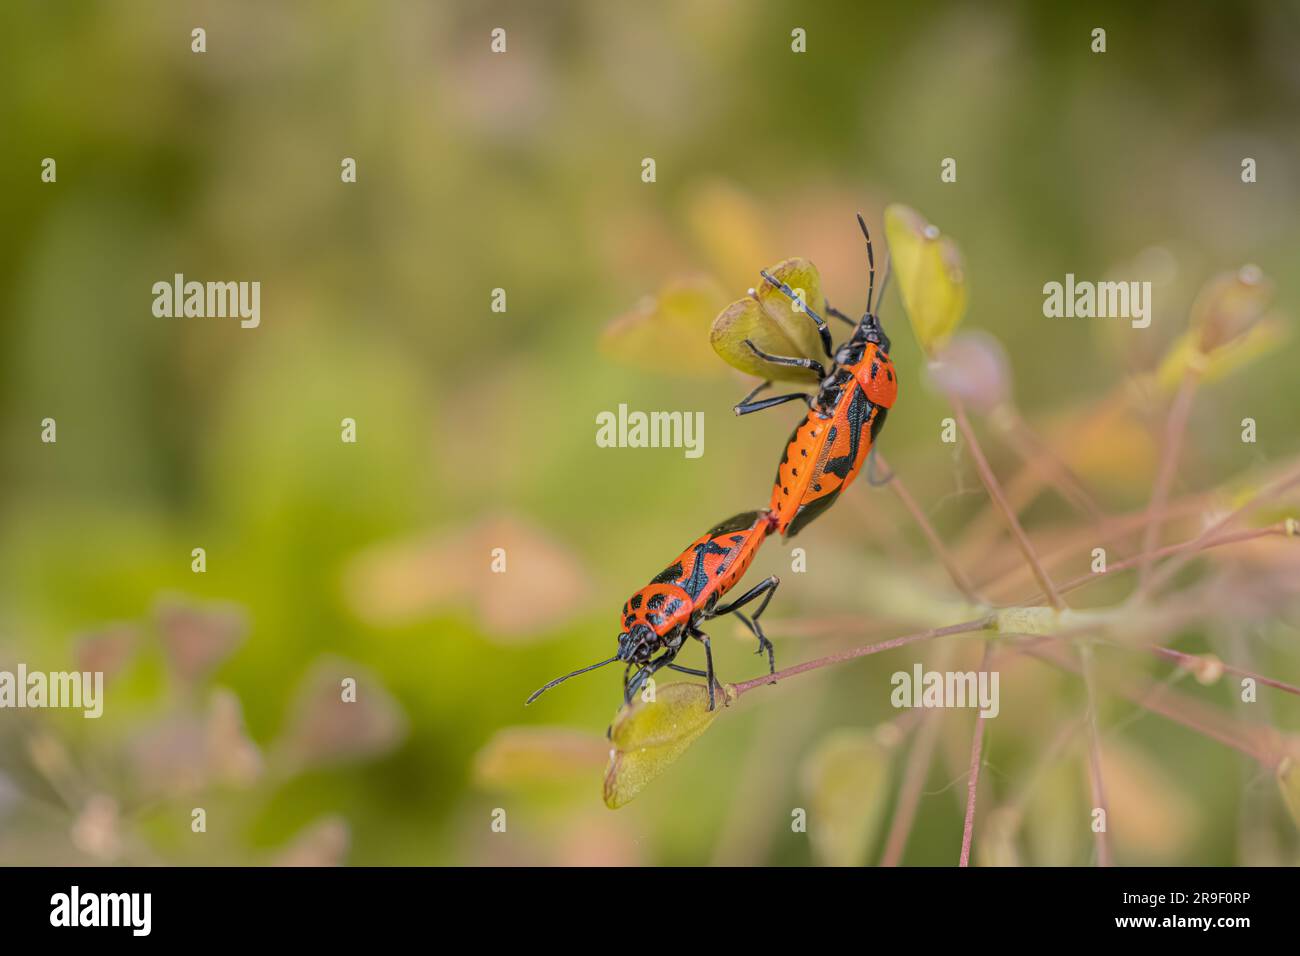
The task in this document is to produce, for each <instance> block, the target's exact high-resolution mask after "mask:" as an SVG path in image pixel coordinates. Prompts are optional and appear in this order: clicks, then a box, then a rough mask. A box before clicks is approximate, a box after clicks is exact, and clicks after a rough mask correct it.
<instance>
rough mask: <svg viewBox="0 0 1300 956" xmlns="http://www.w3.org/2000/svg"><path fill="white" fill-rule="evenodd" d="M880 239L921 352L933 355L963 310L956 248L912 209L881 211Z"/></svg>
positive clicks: (961, 272)
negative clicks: (886, 247) (884, 243)
mask: <svg viewBox="0 0 1300 956" xmlns="http://www.w3.org/2000/svg"><path fill="white" fill-rule="evenodd" d="M885 238H886V240H888V242H889V255H890V258H891V261H892V262H893V268H894V275H895V277H896V278H897V279H898V290H899V294H900V295H901V296H902V298H903V308H904V309H905V310H906V311H907V319H908V321H909V322H910V323H911V324H912V331H913V333H914V334H915V335H916V340H917V342H919V343H920V345H921V348H922V350H923V351H924V352H925V353H926V354H927V355H930V356H933V355H934V354H935V352H937V351H938V350H939V349H940V348H942V347H943V344H944V343H945V342H947V341H948V338H949V337H950V336H951V335H952V333H953V331H954V330H955V329H956V328H957V325H958V324H959V323H960V322H961V320H962V316H963V315H965V313H966V295H967V293H966V272H965V267H964V266H963V263H962V257H961V252H960V251H959V250H958V249H957V245H956V243H954V242H953V241H952V240H951V239H949V238H948V237H947V236H945V235H943V234H942V233H941V232H940V231H939V230H938V228H936V227H935V226H933V225H931V224H930V223H928V222H926V220H925V217H924V216H922V215H921V214H920V213H918V212H917V211H916V210H915V209H910V208H908V207H907V206H900V205H898V204H894V205H891V206H889V207H887V208H886V209H885Z"/></svg>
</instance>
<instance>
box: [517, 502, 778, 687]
mask: <svg viewBox="0 0 1300 956" xmlns="http://www.w3.org/2000/svg"><path fill="white" fill-rule="evenodd" d="M775 527H776V519H775V516H774V515H773V514H772V513H771V512H768V511H745V512H742V513H741V514H738V515H735V516H734V517H731V518H728V519H727V520H726V521H724V522H722V523H721V524H719V525H717V526H716V527H714V528H712V529H710V530H709V531H708V532H707V533H705V534H703V535H701V536H700V537H699V538H696V539H695V540H694V541H693V542H691V544H690V546H689V547H688V548H687V549H686V550H685V551H683V552H682V553H681V554H680V555H679V556H678V557H677V560H676V561H674V562H673V563H672V564H670V565H669V566H668V567H667V568H665V569H664V570H663V571H662V572H660V573H659V574H657V575H656V576H655V577H654V579H653V580H652V581H651V582H650V583H649V584H647V585H646V586H645V587H643V588H641V590H639V591H637V592H636V593H635V594H633V595H632V596H631V597H630V598H628V600H627V601H626V602H625V603H624V604H623V614H622V617H621V621H620V628H621V630H620V633H619V635H618V653H616V654H615V655H614V656H613V657H611V658H610V659H609V660H605V661H601V662H600V663H598V664H592V665H590V666H588V667H583V668H579V669H578V670H576V671H573V672H572V673H570V674H565V675H564V676H563V677H557V678H556V679H555V680H553V681H551V682H550V683H548V684H546V685H545V686H544V687H541V688H539V689H538V690H537V691H535V692H534V693H533V695H532V696H531V697H529V698H528V700H527V702H526V703H529V704H531V703H532V702H533V701H534V700H536V699H537V698H538V697H539V696H541V694H542V693H543V692H544V691H547V690H549V689H550V688H552V687H554V686H555V685H556V684H559V683H562V682H564V681H566V680H568V679H569V678H570V677H575V676H577V675H578V674H583V673H586V672H587V671H589V670H594V669H595V668H597V667H604V666H605V665H606V664H613V663H614V662H615V661H622V662H624V663H626V665H627V666H626V667H625V668H624V670H623V700H624V703H627V702H629V701H631V699H632V696H633V695H634V694H636V693H637V692H638V691H639V690H640V689H641V687H642V686H643V685H644V684H645V682H646V681H647V680H649V679H650V678H651V677H652V676H654V674H655V672H656V671H658V670H660V669H661V668H664V667H667V668H669V669H670V670H675V671H680V672H682V673H683V674H694V675H695V676H697V677H704V678H707V679H708V683H709V709H710V710H712V709H713V707H714V693H713V691H714V685H715V684H716V683H717V677H716V676H715V675H714V673H713V647H712V644H711V643H710V641H709V635H707V634H705V633H704V632H703V631H702V630H700V624H702V623H703V622H704V621H707V620H709V619H710V618H714V617H718V616H719V615H722V614H735V615H736V617H738V618H740V620H741V621H743V622H744V624H745V626H746V627H748V628H749V630H750V631H751V632H752V633H753V634H754V636H755V637H757V638H758V653H762V652H763V651H766V652H767V662H768V670H769V672H770V673H776V658H775V654H774V652H773V649H772V642H771V641H769V640H768V639H767V637H766V635H764V634H763V628H762V626H761V625H760V624H759V622H758V619H759V618H760V617H761V616H762V614H763V611H764V610H766V608H767V603H768V601H770V600H771V599H772V595H773V594H774V593H775V592H776V589H777V586H778V585H779V584H780V583H781V582H780V579H779V578H777V577H776V576H775V575H773V576H771V577H768V578H765V579H764V580H762V581H760V582H759V583H758V584H756V585H754V586H753V587H752V588H750V589H749V590H748V591H746V592H745V593H744V594H742V595H741V596H740V597H738V598H736V600H734V601H730V602H728V603H726V604H719V603H718V602H719V599H720V598H721V597H722V596H723V595H724V594H726V593H727V592H728V591H730V590H731V589H732V588H733V587H734V586H735V585H736V584H737V583H739V581H740V579H741V578H742V577H744V575H745V571H746V570H748V568H749V565H750V563H751V562H752V561H753V560H754V555H755V554H757V553H758V549H759V547H760V546H761V545H762V544H763V541H764V540H765V539H766V538H767V536H768V534H770V533H771V532H772V531H773V530H774V529H775ZM760 597H762V598H763V603H762V604H760V605H759V606H758V610H756V611H755V612H754V614H753V617H752V618H751V617H746V616H745V615H743V614H741V613H740V609H741V608H742V607H744V606H745V605H747V604H749V603H750V602H752V601H755V600H757V599H758V598H760ZM688 637H694V638H696V639H698V640H699V641H700V643H702V644H703V645H704V660H705V667H706V669H705V670H702V671H701V670H696V669H693V668H689V667H681V666H679V665H678V664H675V663H673V661H674V659H675V658H676V657H677V654H678V652H679V651H680V650H681V649H682V646H683V644H684V643H685V641H686V638H688ZM660 652H662V653H660ZM656 654H658V656H657V657H656V656H655V655H656ZM633 668H637V671H636V674H635V675H632V669H633ZM629 677H630V679H629Z"/></svg>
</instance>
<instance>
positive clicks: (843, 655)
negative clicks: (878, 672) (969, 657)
mask: <svg viewBox="0 0 1300 956" xmlns="http://www.w3.org/2000/svg"><path fill="white" fill-rule="evenodd" d="M988 625H989V619H988V618H987V617H981V618H977V619H976V620H973V621H963V622H962V623H960V624H949V625H948V626H947V627H935V628H931V629H930V630H928V631H917V632H916V633H915V634H904V635H903V636H902V637H894V638H891V639H889V640H887V641H880V642H878V643H876V644H865V645H863V646H862V647H854V648H850V649H849V650H847V651H840V652H838V653H836V654H828V655H827V656H826V657H819V658H817V659H816V660H811V661H804V662H803V663H802V664H795V665H794V666H793V667H787V668H785V669H784V670H779V671H777V672H776V673H775V674H773V675H772V676H771V677H755V678H754V679H753V680H747V681H741V682H740V683H739V684H733V685H732V687H733V688H734V689H735V692H736V696H737V697H739V696H740V695H741V694H745V693H748V692H749V691H751V690H753V689H754V688H755V687H766V686H767V685H769V684H775V683H777V682H779V681H782V680H785V679H786V678H788V677H794V676H795V675H796V674H804V673H807V672H808V671H814V670H817V669H818V668H821V667H829V666H831V665H832V664H843V663H845V662H846V661H852V660H857V659H858V658H859V657H866V656H868V655H870V654H879V653H880V652H881V651H892V650H893V649H894V648H896V647H903V646H904V645H906V644H915V643H916V642H917V641H925V640H929V639H930V638H934V637H946V636H947V635H949V634H967V633H970V632H971V631H982V630H984V628H986V627H988Z"/></svg>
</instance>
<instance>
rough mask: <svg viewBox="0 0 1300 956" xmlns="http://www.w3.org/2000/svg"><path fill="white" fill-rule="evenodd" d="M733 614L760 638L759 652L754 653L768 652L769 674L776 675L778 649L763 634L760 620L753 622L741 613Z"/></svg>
mask: <svg viewBox="0 0 1300 956" xmlns="http://www.w3.org/2000/svg"><path fill="white" fill-rule="evenodd" d="M731 613H733V614H735V615H736V617H738V618H740V621H741V623H742V624H744V625H745V627H747V628H749V633H751V634H753V635H754V636H755V637H756V638H758V650H756V651H754V653H755V654H762V653H763V652H764V651H767V672H768V674H775V673H776V648H775V647H773V645H772V642H771V641H769V640H768V639H767V635H766V634H764V633H763V627H762V625H761V624H759V623H758V618H757V617H755V619H754V620H752V621H751V620H750V619H749V618H747V617H745V615H743V614H741V613H740V612H739V611H732V612H731ZM772 683H776V681H773V682H772Z"/></svg>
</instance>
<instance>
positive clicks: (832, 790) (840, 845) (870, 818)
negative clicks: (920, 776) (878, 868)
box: [803, 728, 893, 866]
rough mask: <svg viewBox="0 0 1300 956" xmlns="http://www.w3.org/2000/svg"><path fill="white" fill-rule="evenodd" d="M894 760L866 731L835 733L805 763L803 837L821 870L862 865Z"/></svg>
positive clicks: (882, 809)
mask: <svg viewBox="0 0 1300 956" xmlns="http://www.w3.org/2000/svg"><path fill="white" fill-rule="evenodd" d="M892 767H893V761H892V760H891V757H890V753H889V748H888V747H886V746H885V745H884V744H882V743H881V742H880V741H879V740H878V739H877V738H876V736H875V735H874V734H873V733H872V732H871V731H868V730H859V729H856V728H855V729H845V730H837V731H834V732H833V733H831V734H830V735H829V736H827V737H826V738H824V739H823V740H822V742H821V743H820V744H819V745H818V746H817V749H816V750H814V751H813V753H812V754H811V755H809V757H808V758H807V759H806V760H805V761H804V766H803V789H804V793H805V794H806V795H807V799H808V836H809V838H810V839H811V840H812V848H813V855H814V857H816V859H817V860H818V862H820V863H822V864H824V865H826V866H862V865H863V864H865V863H866V861H867V857H868V855H869V854H870V853H871V849H872V844H873V842H874V840H875V836H876V832H877V831H878V830H879V828H880V821H881V819H882V817H883V816H884V812H885V807H886V805H887V804H888V803H889V794H890V778H891V776H892Z"/></svg>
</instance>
